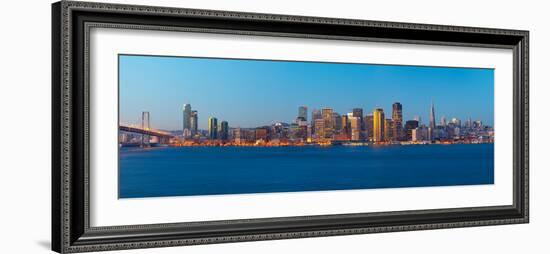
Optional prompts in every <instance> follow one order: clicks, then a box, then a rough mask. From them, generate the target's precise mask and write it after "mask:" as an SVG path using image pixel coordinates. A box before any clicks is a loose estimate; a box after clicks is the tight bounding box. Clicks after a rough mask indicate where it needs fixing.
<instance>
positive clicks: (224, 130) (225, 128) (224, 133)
mask: <svg viewBox="0 0 550 254" xmlns="http://www.w3.org/2000/svg"><path fill="white" fill-rule="evenodd" d="M220 139H221V140H223V141H227V140H228V139H229V123H227V121H222V122H221V123H220Z"/></svg>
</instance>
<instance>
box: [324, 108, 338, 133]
mask: <svg viewBox="0 0 550 254" xmlns="http://www.w3.org/2000/svg"><path fill="white" fill-rule="evenodd" d="M333 113H334V112H333V110H332V109H331V108H324V109H322V111H321V114H322V116H323V120H324V121H325V126H324V131H325V135H324V136H325V138H331V137H332V134H333V132H334V126H335V123H334V118H333V117H332V116H333Z"/></svg>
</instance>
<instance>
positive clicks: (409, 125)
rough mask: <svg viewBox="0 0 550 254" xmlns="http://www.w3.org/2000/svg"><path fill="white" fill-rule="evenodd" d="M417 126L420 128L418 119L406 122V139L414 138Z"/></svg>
mask: <svg viewBox="0 0 550 254" xmlns="http://www.w3.org/2000/svg"><path fill="white" fill-rule="evenodd" d="M416 128H418V121H417V120H409V121H407V122H406V123H405V140H407V141H411V140H412V131H413V130H414V129H416Z"/></svg>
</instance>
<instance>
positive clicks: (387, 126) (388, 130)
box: [384, 118, 394, 141]
mask: <svg viewBox="0 0 550 254" xmlns="http://www.w3.org/2000/svg"><path fill="white" fill-rule="evenodd" d="M393 128H394V127H393V121H392V120H391V119H389V118H386V120H385V121H384V141H390V140H393V132H392V130H393Z"/></svg>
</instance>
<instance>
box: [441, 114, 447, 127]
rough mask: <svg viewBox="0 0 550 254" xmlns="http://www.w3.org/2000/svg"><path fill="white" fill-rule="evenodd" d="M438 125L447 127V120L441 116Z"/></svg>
mask: <svg viewBox="0 0 550 254" xmlns="http://www.w3.org/2000/svg"><path fill="white" fill-rule="evenodd" d="M439 124H441V126H443V127H445V126H447V118H445V116H442V117H441V121H440V123H439Z"/></svg>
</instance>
